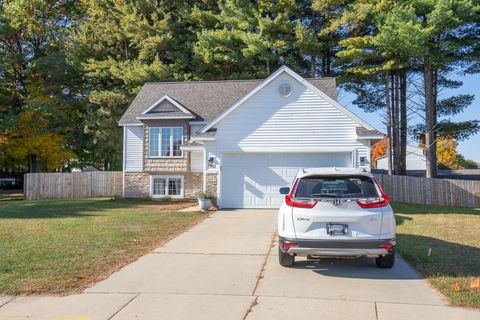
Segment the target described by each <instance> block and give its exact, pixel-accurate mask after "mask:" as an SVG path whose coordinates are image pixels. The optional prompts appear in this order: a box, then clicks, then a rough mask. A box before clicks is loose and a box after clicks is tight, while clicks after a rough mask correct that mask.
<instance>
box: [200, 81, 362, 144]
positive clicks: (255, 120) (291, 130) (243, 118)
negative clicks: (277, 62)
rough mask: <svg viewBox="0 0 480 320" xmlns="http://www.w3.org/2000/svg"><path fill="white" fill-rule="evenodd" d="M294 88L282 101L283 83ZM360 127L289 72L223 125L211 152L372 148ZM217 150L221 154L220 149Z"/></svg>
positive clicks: (240, 107) (247, 102)
mask: <svg viewBox="0 0 480 320" xmlns="http://www.w3.org/2000/svg"><path fill="white" fill-rule="evenodd" d="M284 82H288V83H290V84H291V87H292V93H291V95H290V96H288V97H282V96H280V94H279V93H278V85H279V84H281V83H284ZM356 126H357V124H356V123H355V122H354V121H353V120H352V119H351V118H350V117H349V116H347V115H346V114H344V113H343V112H341V111H340V110H339V109H337V108H336V107H334V106H333V105H331V104H330V103H328V102H327V101H325V100H324V99H323V98H322V97H320V96H318V95H317V94H315V93H314V92H313V91H311V90H310V89H308V88H307V87H305V86H304V85H303V84H301V83H300V82H298V81H297V80H295V79H294V78H292V77H291V76H289V75H287V74H284V75H281V76H279V77H278V78H277V79H275V80H274V81H272V82H271V83H270V84H268V85H267V86H266V87H265V88H263V90H261V91H260V92H258V93H257V94H256V95H254V96H252V97H251V98H250V99H248V100H247V101H246V102H245V103H243V104H242V105H240V106H239V107H238V108H237V109H236V110H235V111H233V112H232V113H231V114H229V115H228V116H227V117H225V119H223V120H222V121H221V122H220V123H218V125H217V126H216V127H217V133H216V135H215V137H216V140H217V141H216V143H215V145H212V147H211V150H209V152H210V151H211V152H217V153H218V152H221V151H222V150H229V151H245V152H296V151H297V152H315V151H317V152H319V151H321V152H323V151H335V150H336V151H348V152H352V151H353V150H355V149H359V148H360V149H361V148H367V149H368V146H366V145H365V144H364V143H362V142H359V141H357V137H356V131H355V127H356ZM215 149H217V150H218V151H216V150H215Z"/></svg>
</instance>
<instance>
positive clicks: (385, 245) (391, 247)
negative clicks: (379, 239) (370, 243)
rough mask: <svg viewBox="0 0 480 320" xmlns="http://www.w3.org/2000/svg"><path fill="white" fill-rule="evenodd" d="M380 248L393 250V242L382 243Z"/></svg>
mask: <svg viewBox="0 0 480 320" xmlns="http://www.w3.org/2000/svg"><path fill="white" fill-rule="evenodd" d="M378 247H379V248H382V249H387V250H388V251H392V250H393V244H381V245H379V246H378Z"/></svg>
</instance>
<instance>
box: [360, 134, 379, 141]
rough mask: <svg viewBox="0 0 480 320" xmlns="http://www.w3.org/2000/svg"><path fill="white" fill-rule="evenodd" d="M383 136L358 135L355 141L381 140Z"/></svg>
mask: <svg viewBox="0 0 480 320" xmlns="http://www.w3.org/2000/svg"><path fill="white" fill-rule="evenodd" d="M383 138H384V136H383V134H358V135H357V140H382V139H383Z"/></svg>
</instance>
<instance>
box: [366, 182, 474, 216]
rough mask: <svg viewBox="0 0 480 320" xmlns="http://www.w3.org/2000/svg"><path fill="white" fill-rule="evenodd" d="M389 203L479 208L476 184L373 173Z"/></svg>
mask: <svg viewBox="0 0 480 320" xmlns="http://www.w3.org/2000/svg"><path fill="white" fill-rule="evenodd" d="M375 176H376V177H377V179H378V182H380V185H381V186H382V189H383V190H384V191H385V193H386V194H388V195H390V198H391V199H392V200H393V201H400V202H407V203H419V204H432V205H440V206H449V207H466V208H480V181H475V180H454V179H429V178H423V177H410V176H389V175H386V174H375Z"/></svg>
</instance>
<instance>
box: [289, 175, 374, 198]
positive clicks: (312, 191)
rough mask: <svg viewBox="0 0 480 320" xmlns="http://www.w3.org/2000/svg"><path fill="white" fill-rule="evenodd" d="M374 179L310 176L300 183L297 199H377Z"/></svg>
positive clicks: (296, 194) (296, 193) (296, 191)
mask: <svg viewBox="0 0 480 320" xmlns="http://www.w3.org/2000/svg"><path fill="white" fill-rule="evenodd" d="M378 196H379V195H378V191H377V188H376V187H375V183H374V181H373V179H371V178H370V177H365V176H335V177H329V176H310V177H305V178H302V179H300V180H299V181H298V184H297V188H296V190H295V197H297V198H376V197H378Z"/></svg>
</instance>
